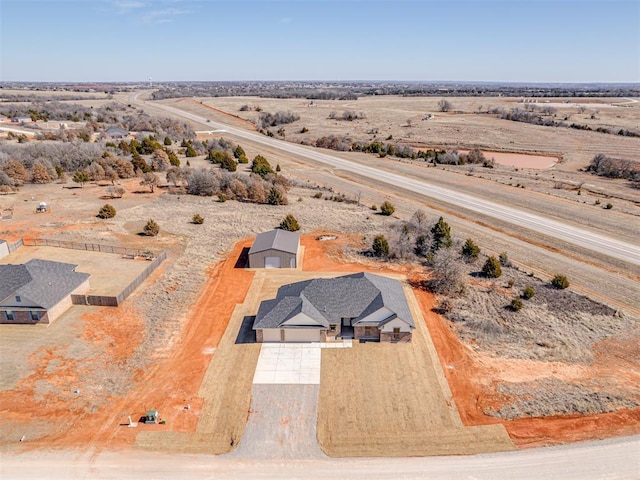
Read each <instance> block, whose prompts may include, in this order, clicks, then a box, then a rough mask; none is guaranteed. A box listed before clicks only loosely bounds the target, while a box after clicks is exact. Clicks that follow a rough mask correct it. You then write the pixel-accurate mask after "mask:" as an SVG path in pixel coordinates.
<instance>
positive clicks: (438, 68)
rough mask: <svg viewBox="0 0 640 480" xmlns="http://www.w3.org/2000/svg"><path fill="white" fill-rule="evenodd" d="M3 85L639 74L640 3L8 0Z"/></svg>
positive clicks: (1, 20) (638, 78)
mask: <svg viewBox="0 0 640 480" xmlns="http://www.w3.org/2000/svg"><path fill="white" fill-rule="evenodd" d="M0 27H1V28H0V42H1V43H0V57H1V60H0V81H72V82H98V81H105V82H106V81H139V80H145V79H147V78H149V77H153V79H154V80H157V81H167V80H185V81H186V80H204V81H206V80H209V81H216V80H407V81H503V82H508V81H511V82H640V1H638V0H628V1H616V0H608V1H606V0H605V1H602V0H601V1H595V0H594V1H591V0H555V1H544V0H501V1H483V0H471V1H462V0H448V1H435V0H434V1H431V0H381V1H369V0H259V1H255V0H254V1H251V0H234V1H228V0H67V1H57V0H42V1H38V0H0Z"/></svg>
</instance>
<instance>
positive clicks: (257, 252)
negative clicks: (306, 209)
mask: <svg viewBox="0 0 640 480" xmlns="http://www.w3.org/2000/svg"><path fill="white" fill-rule="evenodd" d="M299 251H300V234H298V233H296V232H289V231H287V230H282V229H279V228H277V229H275V230H271V231H269V232H264V233H261V234H259V235H258V236H256V239H255V241H254V242H253V245H252V246H251V249H250V250H249V268H297V267H298V265H299Z"/></svg>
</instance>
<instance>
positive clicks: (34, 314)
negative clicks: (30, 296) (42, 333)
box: [31, 312, 40, 322]
mask: <svg viewBox="0 0 640 480" xmlns="http://www.w3.org/2000/svg"><path fill="white" fill-rule="evenodd" d="M31 320H32V321H34V322H37V321H39V320H40V312H31Z"/></svg>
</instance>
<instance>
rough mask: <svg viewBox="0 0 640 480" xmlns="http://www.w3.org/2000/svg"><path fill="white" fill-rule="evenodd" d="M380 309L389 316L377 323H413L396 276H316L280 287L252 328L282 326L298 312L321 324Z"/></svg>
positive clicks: (358, 318)
mask: <svg viewBox="0 0 640 480" xmlns="http://www.w3.org/2000/svg"><path fill="white" fill-rule="evenodd" d="M380 310H385V311H388V312H389V316H385V317H384V318H380V319H379V320H377V321H379V322H380V323H379V326H382V325H384V324H385V323H386V322H388V321H390V320H391V319H393V318H396V317H397V318H400V319H401V320H402V321H403V322H405V323H407V324H408V325H409V326H410V327H412V328H413V327H414V326H415V325H414V323H413V317H412V315H411V312H410V310H409V305H408V304H407V300H406V297H405V295H404V291H403V288H402V284H401V283H400V282H399V281H397V280H394V279H391V278H387V277H381V276H378V275H372V274H368V273H356V274H352V275H345V276H342V277H337V278H318V279H314V280H306V281H304V282H297V283H292V284H288V285H283V286H282V287H280V288H279V289H278V294H277V296H276V298H275V299H273V300H267V301H264V302H262V303H261V304H260V308H259V310H258V314H257V315H256V320H255V322H254V326H253V328H254V329H258V328H277V327H284V326H285V324H286V322H287V320H289V319H291V318H293V317H294V316H295V315H297V314H299V313H301V312H302V313H304V314H305V315H306V316H308V317H310V318H311V319H313V320H315V321H317V322H318V324H319V326H322V327H328V326H329V325H331V324H337V323H341V319H342V318H352V319H355V322H356V323H357V321H358V320H361V319H364V318H366V317H369V316H371V315H372V314H374V313H375V312H378V311H380Z"/></svg>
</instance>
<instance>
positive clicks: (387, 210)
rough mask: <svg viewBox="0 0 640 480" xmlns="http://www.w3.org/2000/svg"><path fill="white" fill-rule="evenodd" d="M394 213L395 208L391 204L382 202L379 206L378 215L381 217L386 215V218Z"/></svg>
mask: <svg viewBox="0 0 640 480" xmlns="http://www.w3.org/2000/svg"><path fill="white" fill-rule="evenodd" d="M395 211H396V207H394V206H393V204H392V203H391V202H384V203H383V204H382V205H380V213H381V214H382V215H386V216H387V217H388V216H390V215H393V212H395Z"/></svg>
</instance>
